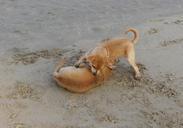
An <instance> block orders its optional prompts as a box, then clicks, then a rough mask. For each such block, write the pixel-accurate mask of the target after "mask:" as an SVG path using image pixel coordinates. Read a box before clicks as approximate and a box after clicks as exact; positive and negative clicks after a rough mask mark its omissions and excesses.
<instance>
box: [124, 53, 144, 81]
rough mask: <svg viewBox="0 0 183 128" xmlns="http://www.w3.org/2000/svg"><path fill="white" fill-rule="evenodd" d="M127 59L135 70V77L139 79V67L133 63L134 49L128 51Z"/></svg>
mask: <svg viewBox="0 0 183 128" xmlns="http://www.w3.org/2000/svg"><path fill="white" fill-rule="evenodd" d="M127 59H128V62H129V64H130V65H131V66H132V67H133V69H134V70H135V79H140V78H141V74H140V71H139V68H138V66H137V64H136V63H135V53H134V50H131V51H130V52H129V53H128V58H127Z"/></svg>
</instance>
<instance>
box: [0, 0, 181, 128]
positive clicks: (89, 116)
mask: <svg viewBox="0 0 183 128" xmlns="http://www.w3.org/2000/svg"><path fill="white" fill-rule="evenodd" d="M182 6H183V2H180V1H178V0H175V1H170V0H167V1H166V3H165V2H163V0H155V1H145V0H144V1H143V2H142V1H141V2H138V1H137V0H132V1H130V2H129V1H128V2H126V1H125V0H117V1H115V2H114V1H104V0H100V1H82V0H78V1H74V0H73V1H66V0H62V1H59V0H54V1H43V0H39V1H36V0H33V1H27V0H8V1H0V10H1V11H0V28H1V29H0V44H1V47H0V75H1V77H0V87H1V90H0V127H2V128H43V127H44V128H50V127H52V128H96V127H100V128H111V127H114V128H123V127H124V128H181V127H183V123H182V122H183V93H182V92H183V84H182V82H183V68H182V64H183V59H182V56H183V34H182V33H183V15H182V14H181V13H182V12H183V9H182ZM128 27H134V28H137V29H138V30H139V31H140V40H139V42H138V43H137V45H136V58H137V63H138V64H139V67H140V70H141V73H142V74H143V75H142V76H143V77H142V80H141V81H136V80H134V78H133V70H132V69H131V67H130V66H129V65H128V63H127V62H126V61H125V60H124V59H121V61H120V63H118V64H117V69H115V70H114V71H113V75H112V77H111V78H110V79H109V80H108V81H106V82H104V83H103V84H102V85H101V86H99V87H96V88H94V89H92V90H90V91H88V92H86V93H84V94H75V93H70V92H68V91H67V90H65V89H63V88H61V87H58V86H57V84H56V82H55V81H54V80H53V79H52V72H53V70H54V67H55V65H56V63H57V62H58V61H59V60H60V59H61V58H62V57H64V56H65V57H67V58H68V62H67V64H66V65H73V63H74V62H75V61H76V60H77V59H78V58H79V56H81V55H82V54H84V52H86V51H87V50H89V49H90V48H93V47H95V46H96V44H97V43H100V41H101V40H103V39H106V38H118V37H119V38H120V37H123V36H124V35H122V34H121V33H122V32H123V31H125V30H126V28H128Z"/></svg>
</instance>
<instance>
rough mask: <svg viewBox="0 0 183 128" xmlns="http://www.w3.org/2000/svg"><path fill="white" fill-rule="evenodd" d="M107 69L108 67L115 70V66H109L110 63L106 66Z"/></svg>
mask: <svg viewBox="0 0 183 128" xmlns="http://www.w3.org/2000/svg"><path fill="white" fill-rule="evenodd" d="M107 67H108V68H110V69H111V70H112V69H115V68H116V66H114V65H113V64H111V63H110V64H108V65H107Z"/></svg>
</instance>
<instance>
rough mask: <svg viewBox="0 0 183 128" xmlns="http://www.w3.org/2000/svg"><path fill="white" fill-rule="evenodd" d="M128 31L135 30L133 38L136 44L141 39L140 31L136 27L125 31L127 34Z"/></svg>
mask: <svg viewBox="0 0 183 128" xmlns="http://www.w3.org/2000/svg"><path fill="white" fill-rule="evenodd" d="M128 32H133V34H134V38H133V39H132V42H133V43H134V44H136V43H137V41H138V40H139V32H138V31H137V30H136V29H134V28H129V29H128V30H127V31H126V32H125V34H127V33H128Z"/></svg>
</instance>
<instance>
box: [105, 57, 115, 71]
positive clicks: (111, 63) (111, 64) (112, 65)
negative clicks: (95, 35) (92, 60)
mask: <svg viewBox="0 0 183 128" xmlns="http://www.w3.org/2000/svg"><path fill="white" fill-rule="evenodd" d="M107 61H108V62H107V67H108V68H110V69H115V68H116V66H114V64H115V63H116V61H117V60H116V59H108V60H107Z"/></svg>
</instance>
